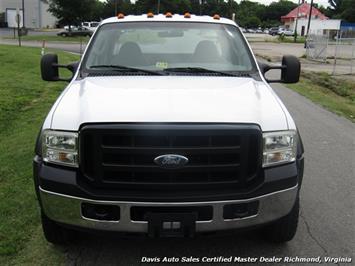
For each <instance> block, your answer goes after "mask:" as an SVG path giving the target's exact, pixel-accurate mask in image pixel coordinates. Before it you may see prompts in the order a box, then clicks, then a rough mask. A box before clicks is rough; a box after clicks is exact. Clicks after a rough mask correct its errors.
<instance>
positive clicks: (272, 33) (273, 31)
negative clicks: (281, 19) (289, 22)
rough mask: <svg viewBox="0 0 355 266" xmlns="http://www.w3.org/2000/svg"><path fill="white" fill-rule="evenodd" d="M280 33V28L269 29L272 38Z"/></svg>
mask: <svg viewBox="0 0 355 266" xmlns="http://www.w3.org/2000/svg"><path fill="white" fill-rule="evenodd" d="M278 32H279V27H273V28H270V29H269V34H270V35H272V36H275V35H277V34H278Z"/></svg>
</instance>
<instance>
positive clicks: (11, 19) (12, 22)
mask: <svg viewBox="0 0 355 266" xmlns="http://www.w3.org/2000/svg"><path fill="white" fill-rule="evenodd" d="M16 14H17V12H16V9H10V8H8V9H6V21H7V24H8V27H9V28H17V22H16ZM20 17H21V19H20V21H21V22H20V27H22V26H23V23H22V10H20Z"/></svg>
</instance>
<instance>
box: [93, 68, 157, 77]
mask: <svg viewBox="0 0 355 266" xmlns="http://www.w3.org/2000/svg"><path fill="white" fill-rule="evenodd" d="M90 68H109V69H110V70H114V71H120V72H141V73H147V74H151V75H157V76H162V75H163V74H162V73H159V72H156V71H152V70H147V69H141V68H134V67H127V66H120V65H96V66H90Z"/></svg>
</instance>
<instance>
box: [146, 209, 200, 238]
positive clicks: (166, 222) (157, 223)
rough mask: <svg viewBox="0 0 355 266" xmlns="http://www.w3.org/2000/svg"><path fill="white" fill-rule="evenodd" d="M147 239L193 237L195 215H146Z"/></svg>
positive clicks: (152, 213)
mask: <svg viewBox="0 0 355 266" xmlns="http://www.w3.org/2000/svg"><path fill="white" fill-rule="evenodd" d="M146 215H147V216H146V217H147V220H148V235H149V237H152V238H156V237H193V236H194V235H195V232H196V221H197V213H194V212H192V213H154V212H149V213H147V214H146Z"/></svg>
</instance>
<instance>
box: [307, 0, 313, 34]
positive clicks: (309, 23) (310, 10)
mask: <svg viewBox="0 0 355 266" xmlns="http://www.w3.org/2000/svg"><path fill="white" fill-rule="evenodd" d="M312 8H313V0H311V8H310V9H309V15H308V25H307V36H308V34H309V28H310V27H311V19H312Z"/></svg>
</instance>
